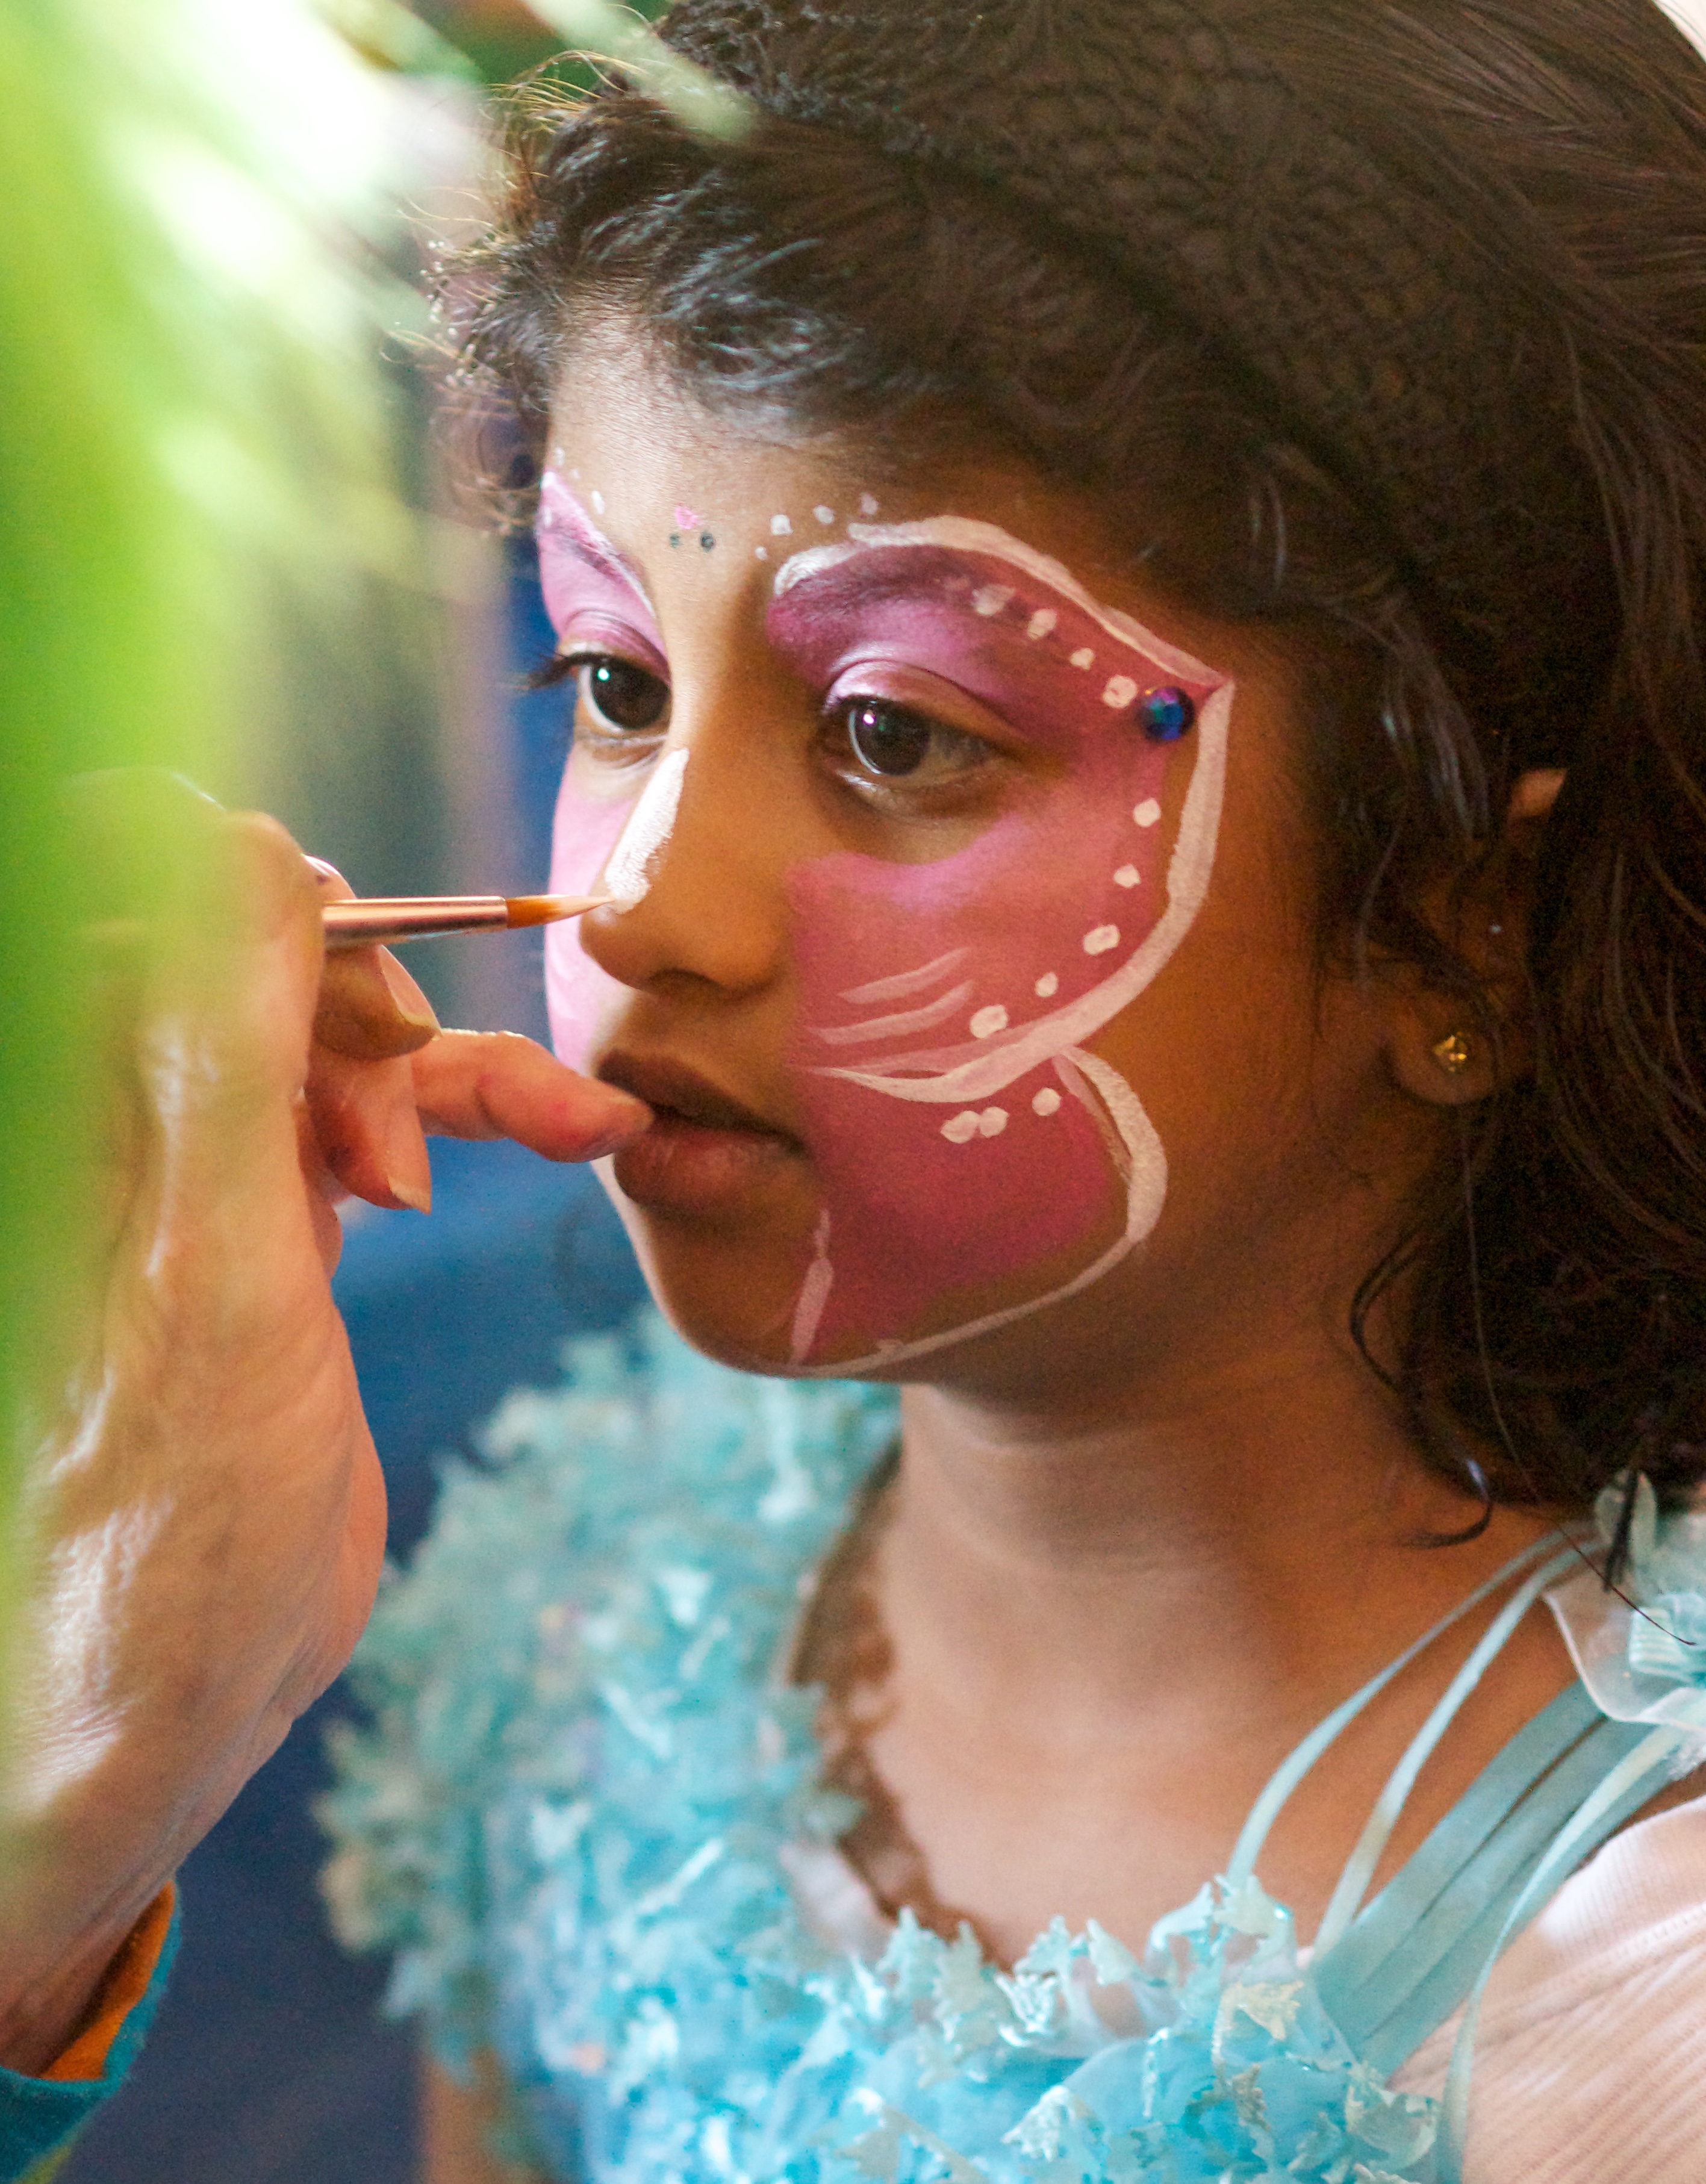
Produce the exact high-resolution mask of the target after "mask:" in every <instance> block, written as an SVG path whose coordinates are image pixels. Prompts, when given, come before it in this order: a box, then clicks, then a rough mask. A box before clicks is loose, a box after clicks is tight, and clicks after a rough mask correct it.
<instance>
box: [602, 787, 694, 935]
mask: <svg viewBox="0 0 1706 2184" xmlns="http://www.w3.org/2000/svg"><path fill="white" fill-rule="evenodd" d="M687 759H688V755H687V752H686V751H685V750H684V749H675V750H672V751H666V753H665V754H664V755H663V757H662V758H661V759H660V760H658V765H657V771H656V772H655V773H654V774H653V776H652V777H651V779H650V781H649V782H647V783H646V785H645V788H644V791H643V792H642V794H641V796H640V799H639V802H638V804H636V805H635V806H634V808H633V811H632V812H631V813H630V814H629V815H628V823H627V826H626V827H623V828H622V833H621V834H620V835H619V836H618V837H617V838H616V847H615V849H614V850H611V851H610V861H609V862H608V863H607V864H606V865H605V887H606V888H608V889H609V890H610V893H611V894H613V895H614V896H615V897H616V900H617V902H618V903H619V904H620V905H622V908H623V909H624V910H632V909H633V907H634V906H635V905H636V904H637V903H641V902H644V900H645V898H646V895H647V893H648V892H649V890H650V887H651V883H652V877H653V874H654V872H655V868H656V866H657V865H658V863H659V862H660V861H661V858H662V855H663V853H664V851H665V850H666V849H667V848H668V846H669V838H670V834H671V833H672V830H673V828H674V826H675V815H676V813H677V811H678V810H679V809H680V807H681V785H682V783H683V780H684V779H685V777H686V774H687Z"/></svg>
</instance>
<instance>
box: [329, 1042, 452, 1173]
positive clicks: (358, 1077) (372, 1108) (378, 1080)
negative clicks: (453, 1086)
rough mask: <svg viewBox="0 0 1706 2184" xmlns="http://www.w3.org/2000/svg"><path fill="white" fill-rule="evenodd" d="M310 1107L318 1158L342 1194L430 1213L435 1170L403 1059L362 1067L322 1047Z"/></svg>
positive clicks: (407, 1065) (407, 1066) (413, 1090)
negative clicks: (427, 1150)
mask: <svg viewBox="0 0 1706 2184" xmlns="http://www.w3.org/2000/svg"><path fill="white" fill-rule="evenodd" d="M307 1106H308V1113H309V1121H310V1122H311V1123H312V1125H313V1129H314V1136H315V1143H316V1145H317V1147H318V1151H319V1154H320V1157H321V1159H322V1160H323V1161H324V1162H325V1163H326V1167H327V1169H328V1170H329V1171H330V1173H332V1176H334V1177H335V1178H336V1179H337V1183H338V1184H340V1185H341V1186H342V1187H343V1190H346V1191H348V1192H350V1193H352V1194H353V1195H354V1196H355V1197H357V1198H365V1200H366V1201H367V1202H368V1204H369V1205H370V1206H387V1207H389V1208H392V1209H393V1210H394V1209H395V1208H397V1207H399V1206H410V1207H412V1208H413V1210H414V1211H415V1212H417V1213H425V1212H426V1211H427V1210H428V1208H429V1207H430V1206H431V1205H432V1166H431V1163H430V1162H429V1161H428V1159H427V1156H426V1138H425V1137H424V1136H423V1134H422V1133H421V1119H420V1117H419V1116H418V1115H417V1114H416V1112H415V1079H414V1076H413V1074H412V1073H411V1071H410V1066H409V1062H408V1061H407V1059H406V1058H404V1057H401V1056H397V1057H393V1059H391V1060H389V1061H356V1060H354V1058H353V1057H352V1056H348V1055H344V1054H338V1053H337V1052H335V1051H334V1050H332V1049H330V1048H326V1047H317V1048H316V1049H315V1053H314V1057H313V1061H312V1063H311V1065H310V1067H309V1074H308V1084H307Z"/></svg>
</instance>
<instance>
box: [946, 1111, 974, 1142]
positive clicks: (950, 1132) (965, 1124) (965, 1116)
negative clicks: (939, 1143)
mask: <svg viewBox="0 0 1706 2184" xmlns="http://www.w3.org/2000/svg"><path fill="white" fill-rule="evenodd" d="M977 1134H978V1111H977V1109H976V1108H975V1107H965V1108H962V1110H961V1112H959V1113H958V1114H957V1115H951V1116H950V1117H948V1119H947V1121H946V1122H945V1123H943V1125H942V1135H943V1136H944V1137H945V1139H947V1140H948V1143H949V1144H950V1145H969V1144H970V1143H971V1141H972V1139H973V1138H974V1137H976V1135H977Z"/></svg>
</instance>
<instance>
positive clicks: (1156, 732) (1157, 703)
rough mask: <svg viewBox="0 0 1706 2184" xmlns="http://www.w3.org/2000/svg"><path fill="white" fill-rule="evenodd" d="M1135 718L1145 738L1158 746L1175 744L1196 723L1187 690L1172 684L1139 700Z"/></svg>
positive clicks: (1150, 692) (1193, 708) (1164, 684)
mask: <svg viewBox="0 0 1706 2184" xmlns="http://www.w3.org/2000/svg"><path fill="white" fill-rule="evenodd" d="M1137 717H1138V721H1139V723H1140V726H1141V727H1142V729H1143V733H1145V735H1146V736H1148V737H1149V738H1151V741H1153V742H1155V743H1158V744H1173V743H1177V742H1178V740H1179V738H1180V737H1181V736H1182V735H1183V734H1184V733H1185V731H1186V730H1187V729H1188V728H1189V727H1191V726H1192V724H1193V723H1194V722H1195V721H1196V703H1195V701H1194V700H1193V699H1192V698H1191V695H1190V692H1189V691H1188V690H1180V689H1179V688H1177V687H1176V686H1175V685H1174V684H1173V683H1171V682H1168V683H1163V684H1162V687H1161V688H1160V689H1158V690H1151V691H1148V692H1146V694H1144V696H1143V697H1141V698H1140V699H1139V700H1138V705H1137Z"/></svg>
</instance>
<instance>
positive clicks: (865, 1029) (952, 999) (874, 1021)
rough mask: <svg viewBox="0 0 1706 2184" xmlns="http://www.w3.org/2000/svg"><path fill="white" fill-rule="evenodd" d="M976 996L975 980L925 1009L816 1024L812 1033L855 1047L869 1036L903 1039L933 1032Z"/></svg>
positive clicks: (833, 1043)
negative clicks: (851, 1020) (857, 1020)
mask: <svg viewBox="0 0 1706 2184" xmlns="http://www.w3.org/2000/svg"><path fill="white" fill-rule="evenodd" d="M971 998H972V982H971V980H970V979H969V978H967V980H966V982H965V983H964V984H963V985H960V986H956V987H954V988H953V989H951V991H950V992H948V993H945V994H944V995H942V997H941V998H940V1000H934V1001H927V1002H926V1003H925V1004H924V1006H923V1008H921V1009H901V1010H900V1011H898V1012H897V1013H896V1014H895V1015H894V1016H891V1017H871V1018H870V1019H869V1020H868V1021H867V1022H865V1023H856V1024H833V1025H829V1026H822V1025H817V1026H814V1028H813V1029H812V1034H811V1036H812V1037H813V1039H822V1040H823V1042H824V1043H825V1045H828V1046H855V1045H858V1044H859V1043H860V1042H861V1040H863V1039H900V1038H901V1037H903V1036H904V1035H905V1034H906V1033H908V1032H914V1031H930V1030H933V1029H934V1027H935V1026H936V1025H937V1024H939V1023H945V1022H947V1020H948V1018H949V1017H951V1016H952V1015H953V1014H954V1012H955V1011H956V1009H962V1008H963V1007H964V1006H965V1005H966V1003H967V1001H968V1000H970V999H971Z"/></svg>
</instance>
